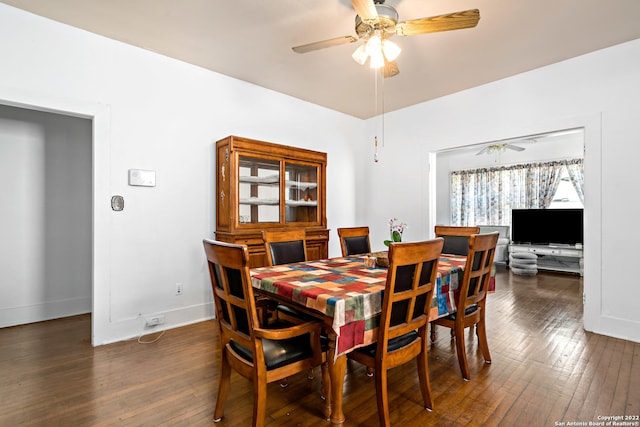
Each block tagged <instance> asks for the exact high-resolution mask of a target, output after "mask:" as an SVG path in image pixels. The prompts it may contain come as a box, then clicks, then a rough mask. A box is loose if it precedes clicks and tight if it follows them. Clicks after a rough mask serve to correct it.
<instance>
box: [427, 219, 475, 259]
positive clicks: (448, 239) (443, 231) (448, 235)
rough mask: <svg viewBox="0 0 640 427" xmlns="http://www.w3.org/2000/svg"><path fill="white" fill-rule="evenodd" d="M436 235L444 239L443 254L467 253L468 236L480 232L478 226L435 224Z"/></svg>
mask: <svg viewBox="0 0 640 427" xmlns="http://www.w3.org/2000/svg"><path fill="white" fill-rule="evenodd" d="M435 233H436V237H442V238H443V239H444V247H443V248H442V253H443V254H451V255H467V251H468V250H469V236H471V235H472V234H478V233H480V227H459V226H454V225H436V226H435Z"/></svg>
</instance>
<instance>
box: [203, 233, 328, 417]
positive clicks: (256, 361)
mask: <svg viewBox="0 0 640 427" xmlns="http://www.w3.org/2000/svg"><path fill="white" fill-rule="evenodd" d="M203 243H204V249H205V253H206V256H207V264H208V266H209V274H210V277H211V285H212V288H213V297H214V302H215V307H216V320H217V322H218V326H219V328H220V344H221V345H220V349H221V350H220V353H221V356H222V357H221V362H220V385H219V388H218V398H217V402H216V407H215V411H214V419H213V421H214V422H219V421H220V420H222V417H223V414H224V405H225V402H226V399H227V396H228V391H229V383H230V377H231V369H233V370H235V371H236V372H237V373H238V374H240V375H242V376H243V377H245V378H247V379H249V380H251V381H252V383H253V426H263V425H264V419H265V410H266V402H267V384H268V383H271V382H274V381H279V380H281V379H283V378H286V377H288V376H291V375H294V374H297V373H299V372H304V371H308V370H309V369H312V368H314V367H316V366H318V365H323V369H322V372H323V374H322V381H323V390H326V389H327V386H326V385H328V384H329V382H328V370H327V366H326V363H324V364H323V356H324V357H326V354H323V348H322V345H321V341H320V331H321V329H322V322H321V321H314V322H305V323H300V324H295V325H293V324H290V323H285V322H282V321H279V322H277V323H270V324H269V325H268V328H266V327H263V326H261V325H260V324H259V322H258V315H257V311H256V301H255V299H254V294H253V287H252V286H251V277H250V274H249V250H248V249H247V246H246V245H234V244H229V243H222V242H216V241H212V240H206V239H205V240H204V242H203Z"/></svg>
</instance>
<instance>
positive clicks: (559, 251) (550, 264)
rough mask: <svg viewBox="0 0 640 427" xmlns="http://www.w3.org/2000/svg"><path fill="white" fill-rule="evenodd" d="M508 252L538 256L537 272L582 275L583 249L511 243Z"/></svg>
mask: <svg viewBox="0 0 640 427" xmlns="http://www.w3.org/2000/svg"><path fill="white" fill-rule="evenodd" d="M509 252H510V253H516V252H529V253H534V254H536V255H537V256H538V270H551V271H562V272H565V273H575V274H579V275H581V276H582V275H583V274H584V264H583V249H582V247H580V248H576V247H575V246H571V245H569V246H567V245H531V244H521V243H518V244H516V243H512V244H511V245H509Z"/></svg>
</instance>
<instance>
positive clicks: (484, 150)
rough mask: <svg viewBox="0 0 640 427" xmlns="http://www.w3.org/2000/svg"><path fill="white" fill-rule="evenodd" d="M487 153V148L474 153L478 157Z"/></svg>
mask: <svg viewBox="0 0 640 427" xmlns="http://www.w3.org/2000/svg"><path fill="white" fill-rule="evenodd" d="M487 151H489V147H484V148H483V149H482V150H480V151H478V152H477V153H476V156H479V155H481V154H484V153H486V152H487Z"/></svg>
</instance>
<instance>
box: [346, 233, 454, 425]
mask: <svg viewBox="0 0 640 427" xmlns="http://www.w3.org/2000/svg"><path fill="white" fill-rule="evenodd" d="M442 245H443V239H441V238H439V239H435V240H430V241H426V242H413V243H392V244H391V245H390V246H389V270H388V273H387V282H386V285H385V289H384V297H383V302H382V313H381V315H380V323H379V325H378V337H377V342H376V343H375V344H371V345H369V346H367V347H364V348H358V349H356V350H354V351H352V352H350V353H348V354H347V356H348V357H349V358H350V359H353V360H356V361H358V362H360V363H362V364H364V365H365V366H367V368H373V370H374V376H375V384H376V397H377V401H378V418H379V420H380V425H381V426H389V425H390V417H389V397H388V393H387V372H388V371H389V369H392V368H395V367H396V366H400V365H403V364H405V363H407V362H409V361H410V360H412V359H417V364H418V377H419V381H420V390H421V392H422V400H423V403H424V406H425V409H427V410H432V409H433V399H432V397H431V385H430V382H429V372H428V369H427V368H428V358H427V348H428V339H427V338H428V336H427V326H428V325H429V310H430V308H431V299H432V297H433V292H434V290H435V287H436V277H437V273H438V259H439V258H440V253H441V251H442Z"/></svg>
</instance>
